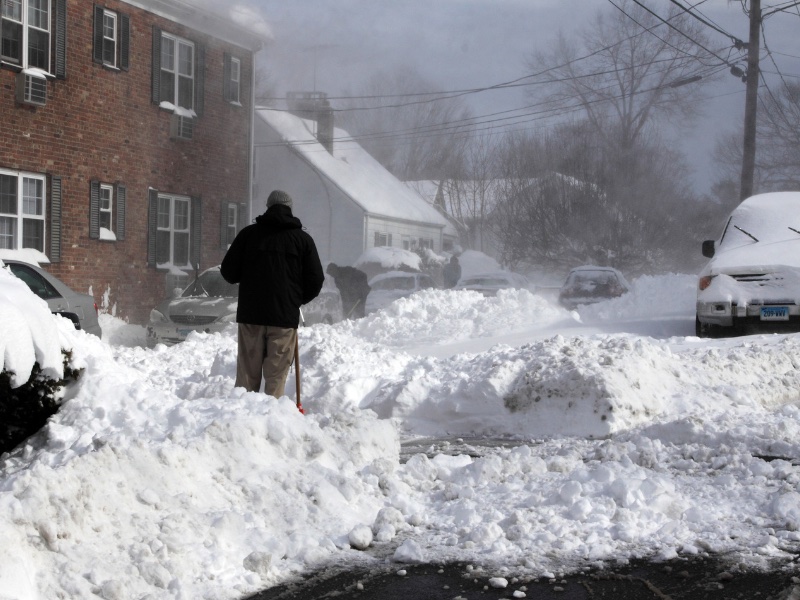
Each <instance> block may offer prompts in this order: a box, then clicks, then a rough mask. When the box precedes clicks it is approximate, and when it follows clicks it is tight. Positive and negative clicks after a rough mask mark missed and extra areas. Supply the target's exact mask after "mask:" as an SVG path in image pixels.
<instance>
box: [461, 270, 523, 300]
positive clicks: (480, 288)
mask: <svg viewBox="0 0 800 600" xmlns="http://www.w3.org/2000/svg"><path fill="white" fill-rule="evenodd" d="M530 287H531V285H530V282H529V281H528V278H527V277H525V276H524V275H520V274H519V273H512V272H510V271H493V272H491V273H481V274H478V275H468V276H466V277H462V278H461V279H460V280H459V281H458V283H457V284H456V285H455V287H454V288H453V289H455V290H473V291H476V292H480V293H481V294H483V295H484V296H496V295H497V292H498V291H499V290H505V289H514V290H529V289H530Z"/></svg>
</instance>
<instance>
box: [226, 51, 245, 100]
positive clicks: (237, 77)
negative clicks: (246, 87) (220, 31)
mask: <svg viewBox="0 0 800 600" xmlns="http://www.w3.org/2000/svg"><path fill="white" fill-rule="evenodd" d="M224 70H225V100H227V101H228V102H231V103H232V104H239V102H240V100H239V99H240V90H241V81H242V61H241V60H240V59H238V58H236V57H233V56H230V55H229V54H226V55H225V69H224Z"/></svg>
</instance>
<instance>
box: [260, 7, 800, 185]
mask: <svg viewBox="0 0 800 600" xmlns="http://www.w3.org/2000/svg"><path fill="white" fill-rule="evenodd" d="M683 4H684V5H685V6H694V7H696V10H697V11H698V12H700V13H702V14H703V15H705V16H707V17H708V18H709V21H710V22H713V23H715V24H718V25H720V28H721V29H724V30H725V31H727V32H729V33H731V34H733V35H735V36H737V37H738V38H740V39H742V40H744V41H747V39H748V28H749V21H748V17H747V16H746V15H745V14H744V12H743V10H742V5H741V4H740V2H738V1H730V0H707V1H705V2H692V1H688V0H687V1H686V2H684V3H683ZM788 4H791V3H789V2H777V1H775V0H772V1H769V2H767V1H765V2H763V3H762V10H764V11H765V12H766V11H767V10H768V9H769V8H770V7H775V6H779V5H788ZM647 5H648V6H650V7H652V8H653V9H654V10H655V11H657V12H660V14H662V15H666V13H667V11H668V9H669V7H670V5H671V3H670V2H669V0H657V1H653V0H648V2H647ZM250 6H252V7H253V8H254V9H256V10H258V11H259V12H260V13H261V14H262V15H263V17H264V19H265V21H266V22H267V23H268V24H269V27H270V29H271V31H272V35H273V37H274V43H273V44H272V45H271V46H270V47H268V48H267V49H265V50H264V51H262V53H261V56H260V60H261V65H262V67H263V68H264V69H265V70H266V71H267V72H268V73H269V74H270V76H271V77H272V79H273V81H274V84H275V91H276V92H277V93H278V94H279V95H284V94H285V92H287V91H292V90H295V91H297V90H303V91H308V90H311V91H323V92H326V93H328V95H329V96H347V95H351V94H357V93H358V91H359V88H360V87H361V86H362V85H363V84H364V82H365V81H367V80H368V79H369V77H370V76H371V75H373V74H374V73H376V72H379V71H391V70H393V69H395V68H398V67H410V68H412V69H415V70H417V71H418V72H419V73H420V74H421V75H422V76H423V77H425V78H426V79H427V80H429V81H431V82H433V83H434V84H436V85H437V86H438V88H439V89H440V90H442V91H450V90H463V89H470V88H476V87H488V86H491V85H494V84H498V83H502V82H506V81H511V80H514V79H517V78H519V77H522V76H524V75H526V74H528V73H529V72H530V70H529V69H528V68H527V67H526V64H525V59H526V57H528V56H529V55H531V54H532V53H534V52H536V51H541V50H546V49H547V48H548V47H549V46H552V44H553V43H554V42H555V39H556V35H557V33H558V32H559V31H562V32H563V33H564V34H565V35H566V36H570V35H573V34H576V33H577V31H578V30H579V29H580V28H582V27H587V26H589V25H590V24H591V22H592V20H593V19H594V17H595V16H596V15H597V13H598V12H600V11H602V12H606V13H613V12H614V11H616V10H617V9H616V8H615V7H614V5H612V4H611V3H610V2H608V1H607V0H395V1H392V2H376V1H375V0H294V1H292V2H286V1H285V0H250ZM794 10H795V11H796V10H797V9H794ZM708 31H709V33H710V37H711V41H712V42H713V47H714V48H723V47H725V46H729V45H730V44H729V41H730V40H728V39H727V38H725V37H724V36H723V35H721V34H719V33H716V32H714V31H712V30H710V29H709V30H708ZM765 34H766V35H765V39H766V42H767V43H768V44H769V47H770V49H771V50H772V52H773V55H774V56H775V58H776V60H777V61H778V64H779V66H780V67H781V71H782V73H783V74H784V76H785V77H788V76H791V77H793V79H794V80H795V81H796V79H797V75H798V73H800V58H798V56H800V41H798V40H800V16H798V14H797V12H795V13H794V14H791V13H781V14H777V15H775V16H773V17H771V18H769V19H767V20H766V21H765ZM762 47H763V43H762ZM779 52H780V53H783V54H795V55H798V56H794V57H792V56H784V55H783V54H778V53H779ZM764 58H765V57H764V52H763V51H762V69H763V70H764V71H775V69H774V68H773V67H772V65H771V63H770V61H769V60H767V61H766V63H764ZM766 76H767V77H769V78H771V79H772V80H773V81H774V80H776V79H777V76H776V75H773V74H772V73H766ZM744 87H745V86H744V84H743V83H742V82H741V81H740V80H739V79H737V78H735V77H734V76H732V75H730V74H727V73H726V74H723V75H722V76H720V77H719V78H718V81H716V82H715V83H713V84H709V85H707V86H706V87H705V88H704V93H703V96H704V99H703V101H702V109H703V114H702V115H701V117H700V119H699V120H698V121H697V123H695V124H693V125H692V126H691V127H688V128H683V127H680V125H681V124H680V123H675V124H674V139H675V143H676V144H679V145H680V146H681V148H682V149H683V150H684V152H686V154H687V156H688V157H689V160H690V162H691V163H692V164H693V165H696V167H697V168H696V172H695V174H694V180H695V186H696V189H697V190H698V191H700V192H705V191H707V190H708V187H709V186H710V185H711V183H712V181H713V178H714V177H713V173H712V171H713V165H712V164H711V160H710V155H711V154H712V152H713V149H714V143H715V139H716V137H717V136H718V135H719V134H722V133H725V132H739V131H740V130H741V127H742V122H743V119H744ZM524 90H525V88H511V89H506V90H501V91H485V92H480V93H474V94H469V95H466V96H464V100H465V101H466V102H467V103H468V104H469V106H470V107H471V108H472V109H473V110H474V113H475V115H477V116H480V115H488V114H492V113H497V112H500V111H505V110H511V109H516V108H519V107H522V106H525V105H526V104H528V102H526V100H525V98H524ZM540 124H541V126H546V125H547V123H546V122H542V123H540ZM524 126H525V127H531V126H532V125H529V124H526V125H524ZM509 127H514V125H509Z"/></svg>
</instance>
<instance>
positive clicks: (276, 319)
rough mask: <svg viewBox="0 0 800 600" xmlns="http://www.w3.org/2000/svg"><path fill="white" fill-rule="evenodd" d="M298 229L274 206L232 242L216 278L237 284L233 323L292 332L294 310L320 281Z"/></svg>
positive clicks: (313, 250)
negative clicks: (287, 329)
mask: <svg viewBox="0 0 800 600" xmlns="http://www.w3.org/2000/svg"><path fill="white" fill-rule="evenodd" d="M302 227H303V226H302V224H301V223H300V219H298V218H297V217H294V216H292V211H291V209H290V208H289V207H288V206H283V205H275V206H271V207H270V208H269V209H267V212H265V213H264V214H263V215H260V216H258V217H256V222H255V223H254V224H252V225H248V226H247V227H245V228H244V229H242V230H241V231H240V232H239V233H238V235H237V236H236V238H235V239H234V240H233V244H231V247H230V248H229V249H228V252H227V253H226V254H225V258H224V259H223V260H222V266H221V268H220V272H221V273H222V276H223V277H224V278H225V280H226V281H227V282H229V283H238V284H239V306H238V308H237V310H236V321H237V322H238V323H248V324H250V325H271V326H273V327H285V328H292V329H296V328H297V326H298V324H299V323H300V306H301V305H303V304H307V303H309V302H311V301H312V300H313V299H314V298H316V297H317V296H318V295H319V292H320V290H321V289H322V282H323V281H324V279H325V275H324V274H323V272H322V265H321V264H320V261H319V254H317V247H316V245H315V244H314V240H313V239H312V238H311V236H310V235H308V234H307V233H306V232H305V231H303V229H302Z"/></svg>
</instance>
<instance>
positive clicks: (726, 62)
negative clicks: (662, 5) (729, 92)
mask: <svg viewBox="0 0 800 600" xmlns="http://www.w3.org/2000/svg"><path fill="white" fill-rule="evenodd" d="M632 2H633V3H634V4H636V5H638V6H641V7H642V8H643V9H644V10H646V11H647V12H649V13H650V14H651V15H653V16H654V17H655V18H656V19H658V20H659V21H661V22H663V23H664V24H665V25H667V27H669V28H671V29H674V30H675V31H677V32H678V33H679V34H680V35H682V36H683V37H685V38H686V39H687V40H689V41H690V42H692V43H693V44H695V45H697V46H699V47H700V48H702V49H703V50H705V51H706V52H708V53H709V54H711V55H712V56H716V57H717V59H719V60H721V61H722V62H723V64H726V65H728V66H729V67H731V66H733V65H731V64H730V63H729V62H728V61H727V59H724V58H722V57H721V56H719V55H718V54H717V53H716V52H713V51H712V50H709V49H708V48H706V47H705V46H704V45H703V44H701V43H700V42H698V41H697V40H695V39H692V38H691V37H690V36H688V35H686V34H685V33H684V32H683V31H681V30H680V29H678V28H677V27H675V26H674V25H673V24H672V23H670V22H669V21H667V20H666V19H664V18H663V17H662V16H661V15H659V14H658V13H655V12H653V11H652V10H650V9H649V8H648V7H647V6H645V5H644V4H642V3H641V2H640V1H639V0H632Z"/></svg>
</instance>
